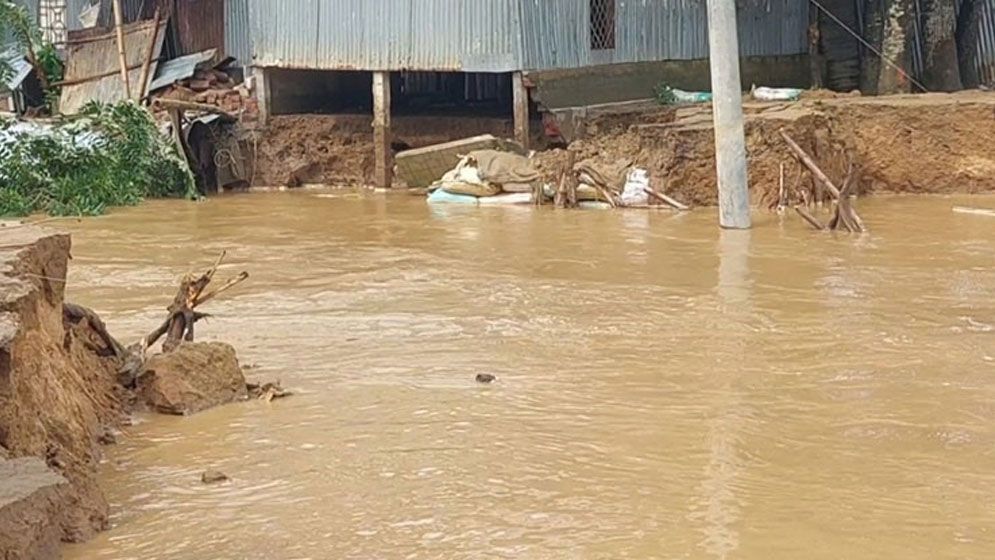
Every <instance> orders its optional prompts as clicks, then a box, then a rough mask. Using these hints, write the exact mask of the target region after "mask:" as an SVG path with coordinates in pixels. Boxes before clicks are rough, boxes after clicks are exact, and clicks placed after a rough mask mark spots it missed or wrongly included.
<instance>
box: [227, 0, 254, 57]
mask: <svg viewBox="0 0 995 560" xmlns="http://www.w3.org/2000/svg"><path fill="white" fill-rule="evenodd" d="M225 54H227V55H228V56H233V57H235V59H236V64H237V65H239V66H243V67H244V66H249V65H250V64H252V34H251V29H250V26H249V1H248V0H226V1H225Z"/></svg>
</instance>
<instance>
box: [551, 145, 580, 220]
mask: <svg viewBox="0 0 995 560" xmlns="http://www.w3.org/2000/svg"><path fill="white" fill-rule="evenodd" d="M576 161H577V154H575V153H573V152H567V162H566V164H565V165H564V166H563V171H562V172H561V173H560V182H559V184H558V185H557V187H556V196H555V197H554V199H553V203H554V204H555V205H556V207H557V208H576V207H577V174H576V173H575V172H574V165H575V164H576Z"/></svg>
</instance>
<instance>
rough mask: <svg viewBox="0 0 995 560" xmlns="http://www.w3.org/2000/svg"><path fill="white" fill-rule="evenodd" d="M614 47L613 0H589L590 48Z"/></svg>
mask: <svg viewBox="0 0 995 560" xmlns="http://www.w3.org/2000/svg"><path fill="white" fill-rule="evenodd" d="M614 48H615V0H591V49H592V50H596V51H600V50H608V49H614Z"/></svg>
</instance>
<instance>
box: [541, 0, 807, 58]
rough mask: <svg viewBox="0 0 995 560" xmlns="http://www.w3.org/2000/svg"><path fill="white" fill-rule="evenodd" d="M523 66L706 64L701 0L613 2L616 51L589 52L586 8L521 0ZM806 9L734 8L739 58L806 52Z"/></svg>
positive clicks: (782, 0)
mask: <svg viewBox="0 0 995 560" xmlns="http://www.w3.org/2000/svg"><path fill="white" fill-rule="evenodd" d="M521 1H522V26H523V36H524V65H525V67H526V68H527V69H530V70H545V69H554V68H573V67H578V66H585V65H588V64H604V63H623V62H646V61H654V60H693V59H701V58H707V57H708V24H707V20H708V18H707V14H706V12H705V2H704V0H619V1H618V10H617V18H618V20H617V24H616V30H617V37H618V41H617V45H616V48H615V49H613V50H610V51H594V50H591V48H590V35H589V29H588V22H589V21H590V12H589V10H590V3H589V2H588V1H587V0H582V1H577V0H521ZM807 28H808V2H807V1H802V0H748V1H745V2H741V3H740V5H739V42H740V49H741V53H742V55H743V56H774V55H792V54H800V53H807V52H808V40H807Z"/></svg>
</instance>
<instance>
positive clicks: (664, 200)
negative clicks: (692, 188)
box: [643, 188, 691, 212]
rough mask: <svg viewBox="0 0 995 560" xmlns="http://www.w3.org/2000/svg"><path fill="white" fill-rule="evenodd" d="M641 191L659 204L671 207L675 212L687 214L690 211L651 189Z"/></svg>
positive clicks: (679, 203)
mask: <svg viewBox="0 0 995 560" xmlns="http://www.w3.org/2000/svg"><path fill="white" fill-rule="evenodd" d="M643 191H644V192H645V193H646V194H648V195H650V196H652V197H653V198H655V199H657V200H659V201H660V202H662V203H664V204H666V205H667V206H671V207H673V208H674V209H676V210H680V211H681V212H687V211H688V210H690V209H691V208H690V207H689V206H688V205H686V204H682V203H681V202H679V201H677V200H675V199H673V198H671V197H669V196H667V195H665V194H663V193H662V192H658V191H656V190H654V189H651V188H645V189H643Z"/></svg>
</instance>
